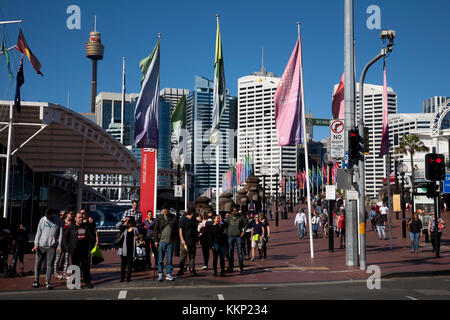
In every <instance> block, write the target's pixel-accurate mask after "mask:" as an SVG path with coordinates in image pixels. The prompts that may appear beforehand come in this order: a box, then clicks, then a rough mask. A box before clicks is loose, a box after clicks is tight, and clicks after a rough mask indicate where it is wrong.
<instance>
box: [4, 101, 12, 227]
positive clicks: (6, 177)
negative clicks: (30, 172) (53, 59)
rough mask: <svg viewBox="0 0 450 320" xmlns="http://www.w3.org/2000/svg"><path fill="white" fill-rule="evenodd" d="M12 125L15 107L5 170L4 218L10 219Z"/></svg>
mask: <svg viewBox="0 0 450 320" xmlns="http://www.w3.org/2000/svg"><path fill="white" fill-rule="evenodd" d="M12 123H13V105H12V104H10V106H9V125H8V147H7V151H6V168H5V196H4V200H3V201H4V202H3V218H5V219H7V218H8V197H9V176H10V174H9V171H10V168H11V144H12Z"/></svg>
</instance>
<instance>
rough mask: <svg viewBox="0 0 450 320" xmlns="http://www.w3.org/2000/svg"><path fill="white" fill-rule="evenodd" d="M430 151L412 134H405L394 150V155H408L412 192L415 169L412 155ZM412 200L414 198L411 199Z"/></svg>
mask: <svg viewBox="0 0 450 320" xmlns="http://www.w3.org/2000/svg"><path fill="white" fill-rule="evenodd" d="M429 150H430V149H429V148H428V147H427V146H426V145H425V144H424V143H423V142H422V140H420V139H419V137H418V136H416V135H413V134H405V135H404V136H403V137H402V138H401V139H400V144H399V146H398V147H396V148H395V153H398V154H404V155H408V153H409V157H410V162H411V184H412V190H413V191H414V181H415V174H414V171H415V168H414V160H413V158H414V154H415V153H416V152H428V151H429ZM411 199H414V197H411Z"/></svg>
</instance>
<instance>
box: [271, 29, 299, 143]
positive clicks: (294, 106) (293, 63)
mask: <svg viewBox="0 0 450 320" xmlns="http://www.w3.org/2000/svg"><path fill="white" fill-rule="evenodd" d="M301 58H302V49H301V38H300V37H299V39H298V40H297V43H296V45H295V48H294V51H293V52H292V55H291V58H290V59H289V62H288V64H287V66H286V69H285V70H284V73H283V76H282V77H281V80H280V83H279V84H278V88H277V91H276V92H275V97H274V101H275V125H276V130H277V139H278V144H279V145H280V146H295V145H297V144H302V143H303V142H304V137H303V130H302V129H303V128H302V125H303V124H302V108H303V101H302V92H301V77H302V64H301V63H300V59H301Z"/></svg>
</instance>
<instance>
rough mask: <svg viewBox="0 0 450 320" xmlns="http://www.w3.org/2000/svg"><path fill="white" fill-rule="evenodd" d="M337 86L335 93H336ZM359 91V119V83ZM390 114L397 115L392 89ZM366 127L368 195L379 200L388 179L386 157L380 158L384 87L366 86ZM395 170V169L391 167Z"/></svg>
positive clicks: (395, 99) (390, 91) (390, 92)
mask: <svg viewBox="0 0 450 320" xmlns="http://www.w3.org/2000/svg"><path fill="white" fill-rule="evenodd" d="M337 86H338V85H336V86H335V88H334V91H333V92H335V91H336V89H337ZM356 90H357V92H356V93H357V97H358V98H357V101H356V103H357V110H356V111H357V112H356V119H359V83H358V84H357V85H356ZM388 113H389V115H391V114H396V113H397V94H396V93H395V92H394V90H393V89H392V88H388ZM364 126H365V127H367V128H369V149H370V152H369V154H368V155H366V156H365V172H366V195H367V197H369V198H372V199H376V198H378V192H379V191H380V189H381V188H382V187H383V178H385V177H386V168H387V165H386V162H385V157H382V158H380V157H379V153H380V146H381V136H382V132H383V86H379V85H372V84H364ZM390 137H391V143H390V146H391V148H390V150H391V152H392V151H393V135H392V133H391V134H390ZM391 168H393V167H391Z"/></svg>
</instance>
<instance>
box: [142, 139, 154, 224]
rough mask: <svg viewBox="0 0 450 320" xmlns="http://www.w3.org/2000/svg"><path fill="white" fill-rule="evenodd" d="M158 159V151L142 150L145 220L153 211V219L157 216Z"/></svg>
mask: <svg viewBox="0 0 450 320" xmlns="http://www.w3.org/2000/svg"><path fill="white" fill-rule="evenodd" d="M156 159H157V158H156V149H151V148H144V149H142V160H141V161H142V162H141V195H140V210H141V212H142V219H144V220H145V219H146V218H147V211H149V210H151V211H152V212H153V217H155V214H156V181H157V179H156V177H157V170H156V166H157V164H156Z"/></svg>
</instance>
